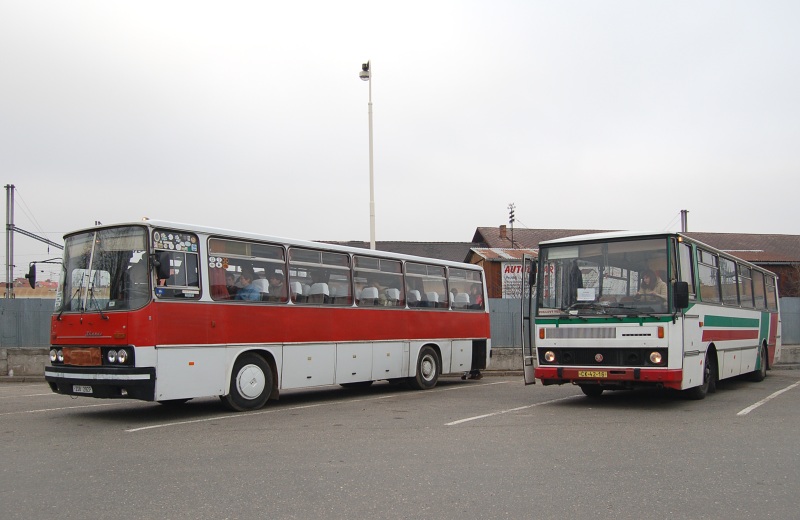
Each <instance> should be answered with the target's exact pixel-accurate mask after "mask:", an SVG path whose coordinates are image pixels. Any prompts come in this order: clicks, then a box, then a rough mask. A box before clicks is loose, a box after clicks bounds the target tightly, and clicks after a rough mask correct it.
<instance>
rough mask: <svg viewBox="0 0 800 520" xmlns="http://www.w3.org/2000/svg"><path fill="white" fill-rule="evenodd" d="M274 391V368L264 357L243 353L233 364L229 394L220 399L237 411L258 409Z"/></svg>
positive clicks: (226, 405)
mask: <svg viewBox="0 0 800 520" xmlns="http://www.w3.org/2000/svg"><path fill="white" fill-rule="evenodd" d="M271 393H272V370H271V369H270V367H269V364H268V363H267V362H266V361H264V358H262V357H261V356H258V355H256V354H250V353H248V354H242V355H241V356H239V358H238V359H237V360H236V363H234V364H233V371H232V372H231V385H230V388H229V389H228V395H221V396H220V399H221V400H222V404H224V405H225V407H227V408H229V409H231V410H235V411H237V412H244V411H247V410H258V409H259V408H261V407H262V406H264V405H265V404H266V402H267V399H269V396H270V394H271Z"/></svg>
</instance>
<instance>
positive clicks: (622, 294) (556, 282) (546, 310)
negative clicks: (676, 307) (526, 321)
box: [538, 238, 669, 316]
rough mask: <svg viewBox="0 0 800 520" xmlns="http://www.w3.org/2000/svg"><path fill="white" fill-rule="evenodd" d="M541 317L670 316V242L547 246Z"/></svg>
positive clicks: (541, 279)
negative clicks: (651, 314) (668, 254)
mask: <svg viewBox="0 0 800 520" xmlns="http://www.w3.org/2000/svg"><path fill="white" fill-rule="evenodd" d="M539 256H540V259H541V260H540V261H541V264H540V265H541V269H540V276H539V287H538V309H539V314H540V315H543V316H547V315H561V314H566V315H585V314H589V315H591V314H613V315H619V314H623V315H628V314H647V313H654V312H655V313H658V312H667V311H668V308H669V305H668V303H669V298H668V290H667V283H666V282H667V281H668V268H667V264H668V263H667V239H666V238H650V239H644V240H630V239H628V240H618V241H605V242H592V243H576V244H568V245H560V244H559V245H556V244H553V245H542V246H541V249H540V251H539Z"/></svg>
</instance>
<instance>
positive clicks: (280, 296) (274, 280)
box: [268, 270, 286, 301]
mask: <svg viewBox="0 0 800 520" xmlns="http://www.w3.org/2000/svg"><path fill="white" fill-rule="evenodd" d="M268 279H269V295H270V297H271V298H273V299H275V300H278V301H283V300H285V299H286V286H285V285H284V283H283V274H281V273H279V272H277V271H275V270H273V271H272V272H271V273H270V275H269V276H268Z"/></svg>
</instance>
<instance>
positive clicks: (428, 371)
mask: <svg viewBox="0 0 800 520" xmlns="http://www.w3.org/2000/svg"><path fill="white" fill-rule="evenodd" d="M441 371H442V370H441V367H440V366H439V356H438V355H437V354H436V351H435V350H434V349H433V347H422V350H420V351H419V358H418V359H417V374H416V375H415V376H414V377H412V378H409V384H410V386H411V388H414V389H416V390H428V389H429V388H433V387H434V386H436V382H437V381H438V380H439V374H440V373H441Z"/></svg>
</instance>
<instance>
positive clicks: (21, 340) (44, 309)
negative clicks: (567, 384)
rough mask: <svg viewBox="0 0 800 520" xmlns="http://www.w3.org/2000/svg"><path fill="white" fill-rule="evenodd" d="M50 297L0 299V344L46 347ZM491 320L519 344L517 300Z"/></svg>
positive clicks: (786, 319)
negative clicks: (47, 298) (46, 298)
mask: <svg viewBox="0 0 800 520" xmlns="http://www.w3.org/2000/svg"><path fill="white" fill-rule="evenodd" d="M53 304H54V300H44V299H20V298H17V299H0V347H2V348H20V347H37V348H41V347H48V346H50V315H51V314H52V312H53ZM489 312H490V316H491V322H492V347H493V348H504V347H508V348H513V347H517V348H518V347H520V346H521V345H522V339H521V338H520V334H521V332H520V325H519V323H520V302H519V300H512V299H501V298H492V299H490V300H489ZM781 322H782V325H783V343H784V344H785V345H798V344H800V298H781Z"/></svg>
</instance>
